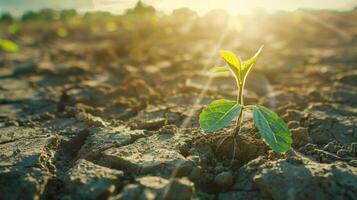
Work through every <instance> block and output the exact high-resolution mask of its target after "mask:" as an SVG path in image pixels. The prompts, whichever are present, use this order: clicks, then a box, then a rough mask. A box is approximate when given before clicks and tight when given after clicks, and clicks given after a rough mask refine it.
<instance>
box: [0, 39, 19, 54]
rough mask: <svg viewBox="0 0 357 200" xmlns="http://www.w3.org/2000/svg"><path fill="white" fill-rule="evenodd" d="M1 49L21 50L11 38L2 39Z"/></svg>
mask: <svg viewBox="0 0 357 200" xmlns="http://www.w3.org/2000/svg"><path fill="white" fill-rule="evenodd" d="M0 49H2V50H4V51H7V52H16V51H18V50H19V47H18V46H17V44H15V43H14V42H12V41H11V40H6V39H0Z"/></svg>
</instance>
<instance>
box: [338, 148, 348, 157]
mask: <svg viewBox="0 0 357 200" xmlns="http://www.w3.org/2000/svg"><path fill="white" fill-rule="evenodd" d="M336 154H337V155H338V156H340V157H345V156H347V155H348V151H347V150H346V149H340V150H338V151H337V153H336Z"/></svg>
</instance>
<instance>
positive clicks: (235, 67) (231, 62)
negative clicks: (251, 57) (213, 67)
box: [219, 50, 241, 82]
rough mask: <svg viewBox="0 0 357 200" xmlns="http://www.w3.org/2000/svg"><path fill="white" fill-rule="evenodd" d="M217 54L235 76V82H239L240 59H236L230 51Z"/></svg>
mask: <svg viewBox="0 0 357 200" xmlns="http://www.w3.org/2000/svg"><path fill="white" fill-rule="evenodd" d="M219 54H220V55H221V57H222V58H223V59H224V61H226V63H227V64H228V66H229V68H230V69H231V70H232V72H233V75H234V76H235V78H236V79H237V81H238V82H241V79H240V71H241V70H240V68H241V61H240V59H239V58H237V56H236V55H235V54H234V53H233V52H231V51H225V50H222V51H220V52H219Z"/></svg>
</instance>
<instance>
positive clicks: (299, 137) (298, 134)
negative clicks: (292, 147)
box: [291, 127, 308, 145]
mask: <svg viewBox="0 0 357 200" xmlns="http://www.w3.org/2000/svg"><path fill="white" fill-rule="evenodd" d="M291 133H292V136H293V141H294V143H295V144H296V145H303V144H304V143H306V142H307V137H308V132H307V128H304V127H298V128H294V129H291Z"/></svg>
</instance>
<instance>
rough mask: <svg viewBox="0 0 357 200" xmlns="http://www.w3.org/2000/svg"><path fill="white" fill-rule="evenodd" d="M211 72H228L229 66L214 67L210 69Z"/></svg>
mask: <svg viewBox="0 0 357 200" xmlns="http://www.w3.org/2000/svg"><path fill="white" fill-rule="evenodd" d="M212 72H215V73H219V72H229V68H227V67H216V68H214V69H213V70H212Z"/></svg>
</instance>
